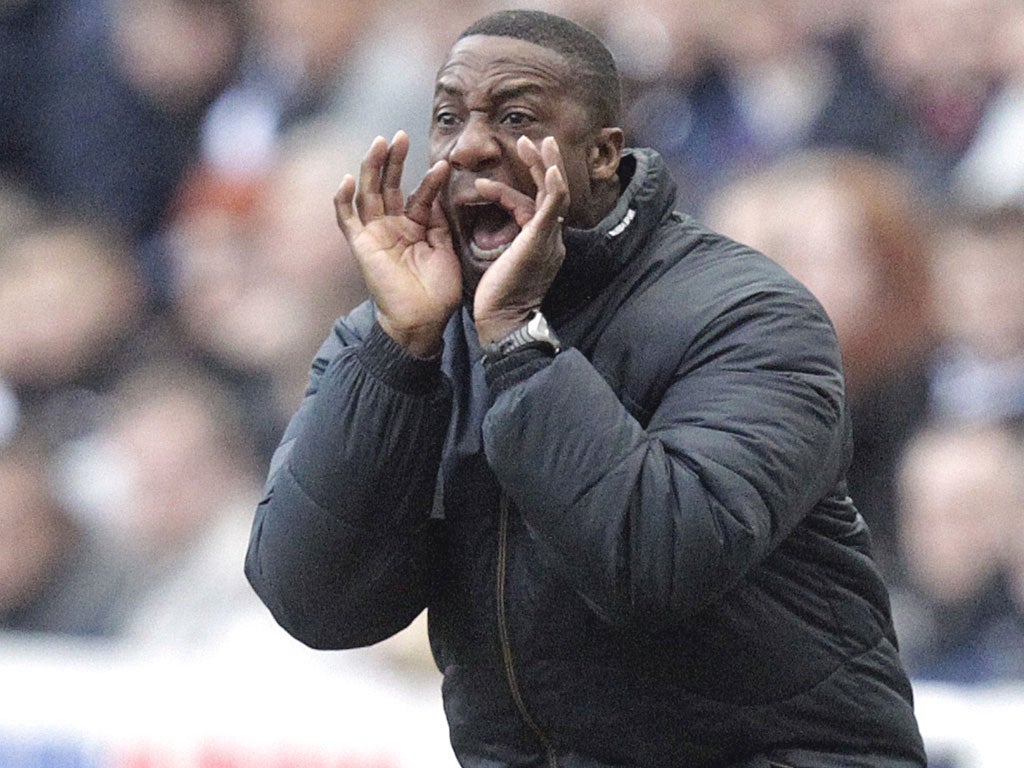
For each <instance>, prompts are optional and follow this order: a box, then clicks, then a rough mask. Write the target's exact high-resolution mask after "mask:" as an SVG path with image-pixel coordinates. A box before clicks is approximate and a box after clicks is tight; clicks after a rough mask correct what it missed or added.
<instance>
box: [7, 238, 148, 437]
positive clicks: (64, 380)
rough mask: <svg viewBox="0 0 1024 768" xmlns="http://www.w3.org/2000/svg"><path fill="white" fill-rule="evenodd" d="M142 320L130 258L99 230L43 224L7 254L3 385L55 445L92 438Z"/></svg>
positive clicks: (11, 243) (118, 242)
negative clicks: (103, 398) (104, 397)
mask: <svg viewBox="0 0 1024 768" xmlns="http://www.w3.org/2000/svg"><path fill="white" fill-rule="evenodd" d="M143 316H144V315H143V296H142V290H141V285H140V282H139V280H138V278H137V274H136V271H135V269H134V267H133V264H132V262H131V258H130V256H129V255H128V249H127V247H126V246H125V244H124V242H123V241H122V240H121V239H119V238H118V237H116V236H114V235H111V234H110V233H108V232H106V231H104V230H103V229H101V228H99V227H96V226H92V225H89V224H86V223H81V222H58V223H41V224H39V225H38V226H36V227H33V228H29V229H27V230H26V231H23V232H22V233H21V234H20V235H19V236H16V237H14V238H12V239H11V240H10V241H8V242H7V243H6V244H5V245H4V247H3V249H2V250H0V382H3V383H4V384H5V385H6V387H7V389H8V390H9V392H10V393H11V394H13V396H14V397H15V398H16V402H17V403H18V407H19V410H20V411H22V412H24V413H26V414H31V415H32V418H33V419H34V420H35V421H36V422H37V423H38V424H39V428H40V429H41V430H43V432H44V433H45V437H46V439H47V440H48V441H49V442H50V443H54V444H56V443H60V442H61V441H63V440H66V439H68V438H70V437H73V436H75V435H77V434H80V433H81V432H82V431H84V430H88V429H89V428H90V426H91V421H92V420H93V419H94V418H95V417H96V412H97V408H98V400H99V396H100V395H101V394H102V393H103V392H105V391H107V390H109V388H110V387H111V386H112V384H113V382H114V381H115V380H116V378H117V374H118V368H119V363H118V362H117V361H119V360H121V359H124V358H125V357H126V356H128V355H130V351H129V350H130V349H131V347H132V346H133V345H134V344H135V342H136V337H135V334H137V333H138V332H139V329H140V326H141V323H142V320H143Z"/></svg>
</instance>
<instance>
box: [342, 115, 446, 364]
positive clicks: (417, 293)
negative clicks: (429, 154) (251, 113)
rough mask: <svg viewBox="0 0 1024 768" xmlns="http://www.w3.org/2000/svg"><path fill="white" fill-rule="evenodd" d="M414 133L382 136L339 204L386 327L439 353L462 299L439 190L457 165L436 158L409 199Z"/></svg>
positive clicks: (423, 353)
mask: <svg viewBox="0 0 1024 768" xmlns="http://www.w3.org/2000/svg"><path fill="white" fill-rule="evenodd" d="M408 152H409V137H408V136H407V135H406V134H405V132H404V131H399V132H398V133H397V134H395V137H394V139H393V140H392V142H391V144H390V145H388V143H387V142H386V141H385V140H384V139H383V138H382V137H379V136H378V137H377V138H376V139H374V141H373V143H372V144H371V145H370V149H369V150H368V151H367V153H366V156H365V157H364V158H363V163H362V166H361V167H360V170H359V179H358V182H357V180H356V179H355V178H354V177H353V176H351V175H346V176H345V177H344V178H343V179H342V182H341V186H340V187H339V189H338V192H337V194H336V195H335V196H334V209H335V212H336V214H337V218H338V226H339V227H340V228H341V231H342V233H343V234H344V235H345V239H346V240H347V241H348V245H349V248H350V249H351V251H352V254H353V256H354V257H355V259H356V261H357V262H358V264H359V269H360V271H361V272H362V275H363V279H364V280H365V281H366V286H367V288H368V289H369V291H370V296H371V297H372V299H373V301H374V303H375V304H376V306H377V320H378V322H379V323H380V325H381V327H382V328H383V329H384V331H385V332H386V333H387V334H388V335H389V336H391V337H392V338H393V339H395V341H397V342H398V343H399V344H400V345H401V346H402V347H403V348H404V349H405V350H406V351H407V352H409V353H410V354H412V355H414V356H416V357H431V356H432V355H434V354H436V353H437V352H438V351H439V350H440V348H441V336H442V334H443V332H444V327H445V325H446V324H447V322H448V320H449V318H450V317H451V316H452V314H453V313H454V312H455V310H456V309H457V308H458V306H459V303H460V301H461V297H462V278H461V273H460V267H459V259H458V256H457V255H456V253H455V249H454V247H453V245H452V238H451V233H450V231H449V229H448V222H447V220H446V219H445V216H444V214H443V213H442V211H441V205H440V199H439V195H440V192H441V190H442V189H444V187H445V186H446V185H447V183H448V177H449V175H450V173H451V168H450V166H449V165H448V163H447V162H446V161H443V160H442V161H439V162H438V163H436V164H435V165H434V166H433V167H432V168H431V169H430V170H429V171H427V173H426V175H425V176H424V177H423V180H422V181H421V182H420V184H419V186H418V187H417V188H416V189H415V191H413V193H412V194H410V195H409V199H408V200H405V198H404V195H403V194H402V190H401V181H402V169H403V166H404V164H405V158H406V156H407V154H408Z"/></svg>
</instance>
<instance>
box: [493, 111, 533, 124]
mask: <svg viewBox="0 0 1024 768" xmlns="http://www.w3.org/2000/svg"><path fill="white" fill-rule="evenodd" d="M501 122H502V123H503V124H505V125H508V126H511V127H513V128H526V127H527V126H530V125H533V123H534V122H536V121H535V120H534V118H533V116H532V115H530V114H527V113H526V112H521V111H519V110H512V111H509V112H506V113H505V114H504V115H503V116H502V118H501Z"/></svg>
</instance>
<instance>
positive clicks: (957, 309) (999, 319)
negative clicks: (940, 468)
mask: <svg viewBox="0 0 1024 768" xmlns="http://www.w3.org/2000/svg"><path fill="white" fill-rule="evenodd" d="M933 279H934V282H935V285H936V287H937V291H938V298H939V301H938V302H937V303H936V306H937V307H938V310H939V311H938V319H939V324H940V328H941V331H942V334H943V342H944V343H943V346H942V353H941V355H939V357H938V361H937V365H936V368H935V371H934V375H933V382H932V400H933V403H934V407H935V409H936V411H937V412H938V413H939V414H940V415H944V416H949V417H956V418H963V419H972V420H986V419H1007V418H1016V419H1020V420H1024V208H1017V209H1005V210H1002V211H994V212H991V213H987V214H986V213H981V214H977V215H972V216H966V215H965V216H955V215H954V216H950V217H948V218H947V219H946V220H945V221H944V226H943V227H942V229H941V230H940V234H939V236H938V237H937V243H936V247H935V254H934V258H933Z"/></svg>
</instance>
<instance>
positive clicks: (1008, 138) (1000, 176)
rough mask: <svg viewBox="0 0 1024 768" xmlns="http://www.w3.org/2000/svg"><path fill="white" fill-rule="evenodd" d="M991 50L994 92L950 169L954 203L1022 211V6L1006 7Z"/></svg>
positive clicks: (1008, 4) (1023, 20) (1023, 67)
mask: <svg viewBox="0 0 1024 768" xmlns="http://www.w3.org/2000/svg"><path fill="white" fill-rule="evenodd" d="M1004 16H1005V19H1004V21H1003V22H1002V23H1001V24H999V25H998V27H997V29H996V39H995V44H994V45H993V46H992V49H991V56H992V58H993V60H994V63H993V68H994V69H995V71H996V72H997V77H998V83H999V84H998V92H997V93H996V95H995V96H994V97H993V98H992V100H991V102H990V103H989V106H988V108H987V109H986V110H985V114H984V115H983V116H982V118H981V124H980V125H979V126H978V130H977V132H976V134H975V137H974V140H973V141H972V143H971V145H970V147H968V149H967V151H966V152H965V154H964V156H963V158H962V159H961V161H960V163H959V165H958V166H957V168H956V174H955V177H954V181H955V184H956V190H957V192H958V193H959V201H960V202H962V203H964V204H966V205H968V206H970V207H973V208H999V207H1001V206H1008V205H1016V206H1018V207H1020V206H1024V5H1022V4H1021V3H1019V2H1018V3H1012V2H1011V3H1007V4H1006V10H1005V13H1004Z"/></svg>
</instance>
